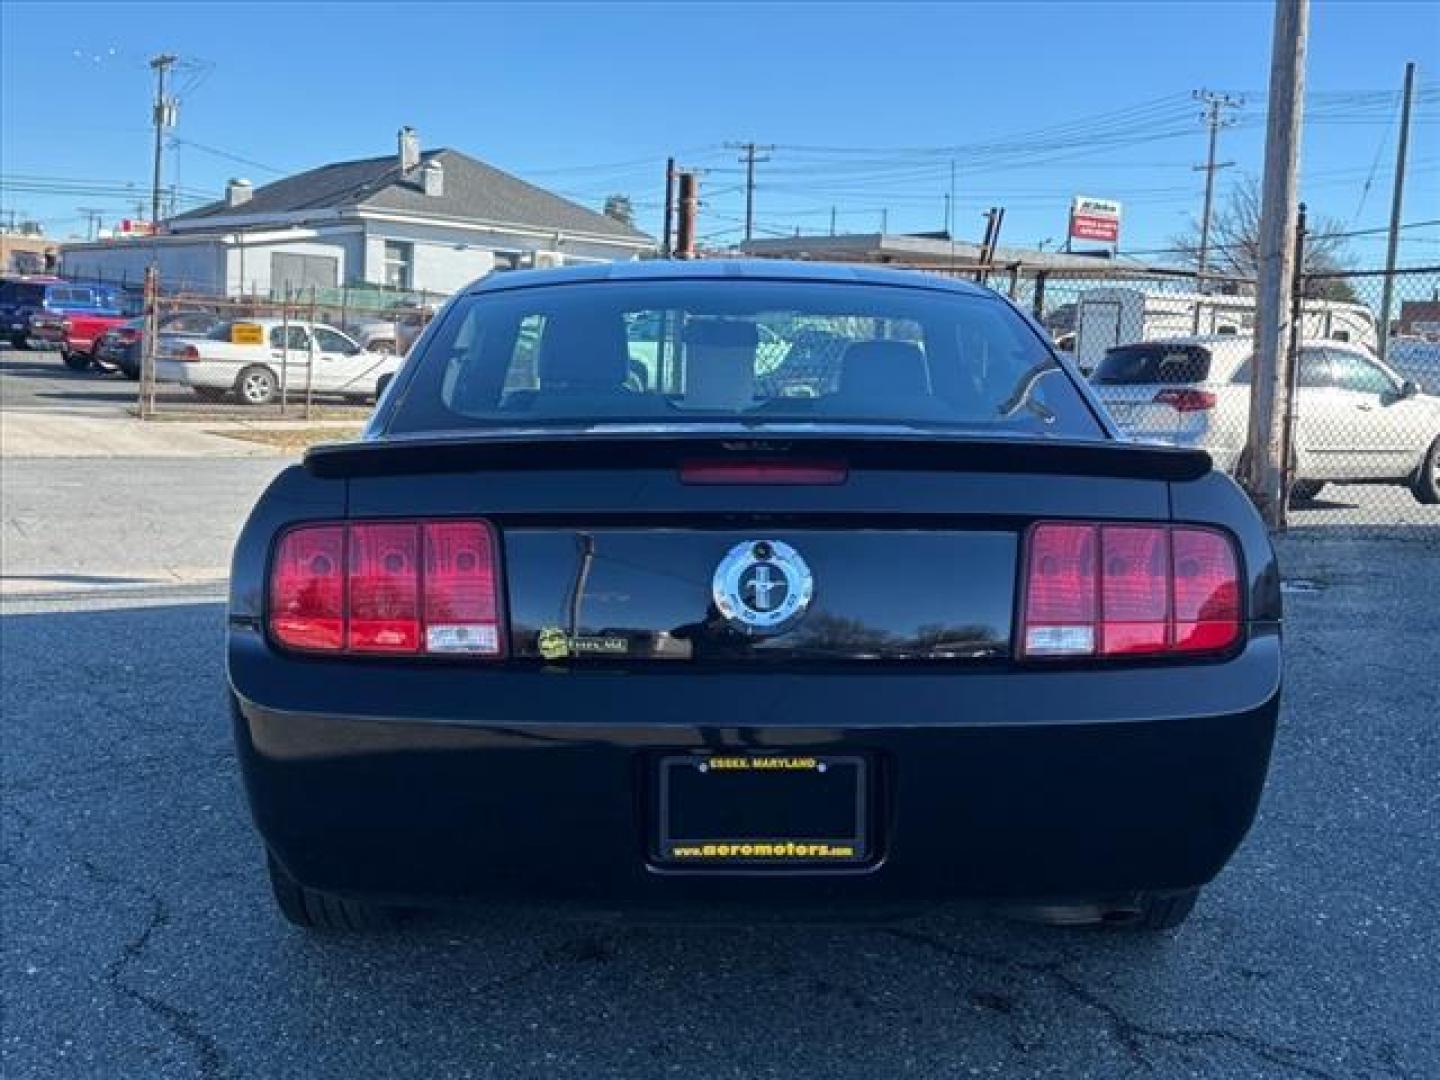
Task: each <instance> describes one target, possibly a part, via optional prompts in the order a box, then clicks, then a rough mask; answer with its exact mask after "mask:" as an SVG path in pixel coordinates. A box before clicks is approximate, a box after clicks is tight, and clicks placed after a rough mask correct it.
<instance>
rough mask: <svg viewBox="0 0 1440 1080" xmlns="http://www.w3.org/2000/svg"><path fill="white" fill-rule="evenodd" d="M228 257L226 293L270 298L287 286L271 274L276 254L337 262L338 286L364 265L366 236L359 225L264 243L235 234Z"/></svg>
mask: <svg viewBox="0 0 1440 1080" xmlns="http://www.w3.org/2000/svg"><path fill="white" fill-rule="evenodd" d="M236 237H237V239H236V242H235V243H233V244H231V245H229V250H228V252H227V255H226V274H225V279H226V291H227V292H228V293H230V294H231V295H235V294H238V293H258V294H260V295H262V296H263V295H269V294H270V293H272V292H274V291H277V290H280V289H282V288H283V287H284V282H283V281H279V280H274V279H273V278H272V275H271V270H272V267H273V263H274V260H273V259H272V258H271V256H272V255H274V254H275V253H277V252H280V253H284V254H288V255H318V256H321V257H323V258H332V259H334V260H336V268H335V269H336V274H335V284H336V285H345V284H347V283H349V282H351V281H354V280H355V278H356V276H357V273H358V268H359V267H360V266H362V265H363V264H364V261H365V248H364V236H363V234H362V233H361V231H360V229H359V227H358V226H355V225H351V226H348V227H345V228H341V229H319V230H308V229H307V230H304V233H303V235H301V236H297V237H294V238H291V239H284V240H261V239H257V238H256V237H255V236H254V235H246V234H243V233H241V234H236Z"/></svg>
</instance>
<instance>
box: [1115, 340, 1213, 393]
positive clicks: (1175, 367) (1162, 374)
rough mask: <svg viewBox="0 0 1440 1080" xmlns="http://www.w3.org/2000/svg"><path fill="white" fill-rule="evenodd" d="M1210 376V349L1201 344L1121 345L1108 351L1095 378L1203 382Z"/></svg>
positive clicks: (1125, 381)
mask: <svg viewBox="0 0 1440 1080" xmlns="http://www.w3.org/2000/svg"><path fill="white" fill-rule="evenodd" d="M1209 377H1210V350H1209V349H1206V348H1204V347H1203V346H1200V345H1121V346H1119V347H1118V348H1114V349H1110V350H1108V351H1107V352H1106V353H1105V358H1104V359H1103V360H1101V361H1100V366H1099V367H1097V368H1096V369H1095V374H1094V375H1092V376H1091V377H1090V379H1091V381H1092V382H1096V383H1102V384H1107V385H1110V386H1125V385H1128V384H1130V383H1201V382H1204V381H1205V380H1206V379H1208V378H1209Z"/></svg>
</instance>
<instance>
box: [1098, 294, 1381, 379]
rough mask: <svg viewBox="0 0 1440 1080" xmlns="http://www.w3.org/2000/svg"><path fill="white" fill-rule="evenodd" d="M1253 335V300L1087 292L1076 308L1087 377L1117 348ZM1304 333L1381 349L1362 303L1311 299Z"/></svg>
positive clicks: (1306, 336) (1224, 296)
mask: <svg viewBox="0 0 1440 1080" xmlns="http://www.w3.org/2000/svg"><path fill="white" fill-rule="evenodd" d="M1254 330H1255V298H1254V297H1253V296H1236V295H1229V294H1213V293H1181V292H1158V291H1151V290H1147V289H1142V288H1129V287H1123V286H1117V287H1109V288H1103V289H1087V290H1086V291H1084V292H1082V293H1081V294H1080V295H1079V297H1078V299H1077V300H1076V304H1075V349H1074V352H1075V362H1076V363H1077V364H1078V365H1079V367H1080V370H1081V371H1083V372H1084V373H1085V374H1087V375H1088V374H1089V373H1090V372H1091V371H1093V370H1094V369H1095V368H1096V367H1097V366H1098V365H1099V363H1100V360H1101V359H1102V358H1103V357H1104V356H1105V353H1106V351H1107V350H1108V349H1112V348H1114V347H1115V346H1116V345H1128V344H1131V343H1133V342H1137V341H1154V340H1156V339H1159V338H1167V337H1184V336H1187V335H1192V334H1235V335H1242V334H1243V335H1246V336H1248V335H1250V334H1251V333H1253V332H1254ZM1300 333H1301V337H1302V338H1304V339H1305V340H1307V341H1319V340H1329V341H1344V342H1348V343H1350V344H1352V345H1362V346H1364V347H1366V348H1368V349H1370V351H1371V352H1374V351H1375V350H1376V348H1377V347H1378V345H1379V338H1378V336H1377V333H1376V325H1375V316H1374V315H1373V314H1372V313H1371V311H1370V309H1369V308H1367V307H1366V306H1365V305H1363V304H1350V303H1343V302H1340V301H1335V300H1306V301H1304V303H1303V305H1302V307H1301V326H1300Z"/></svg>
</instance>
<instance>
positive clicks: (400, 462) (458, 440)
mask: <svg viewBox="0 0 1440 1080" xmlns="http://www.w3.org/2000/svg"><path fill="white" fill-rule="evenodd" d="M727 458H733V459H735V460H737V461H742V460H743V461H747V462H750V461H764V462H784V461H787V460H794V459H805V460H814V459H826V460H838V461H843V462H845V463H846V465H848V466H849V468H851V469H855V470H859V469H879V470H912V471H913V470H920V471H938V472H994V473H1042V474H1043V473H1049V474H1055V475H1063V476H1115V477H1127V478H1132V479H1140V480H1173V481H1183V480H1196V479H1198V478H1200V477H1201V476H1204V475H1205V474H1206V473H1207V472H1209V471H1210V467H1211V463H1210V455H1209V454H1207V453H1206V452H1205V451H1204V450H1196V449H1190V448H1186V447H1175V446H1157V445H1154V444H1141V443H1126V442H1119V441H1105V442H1088V441H1078V440H1077V441H1064V440H1058V439H1029V438H1005V437H993V436H992V437H988V438H979V437H958V436H936V435H927V434H923V433H922V434H910V433H906V434H899V435H897V434H892V433H887V434H884V435H874V434H847V435H837V434H835V433H834V432H825V433H816V434H808V433H807V434H803V435H791V434H788V433H787V434H784V435H775V436H766V437H760V436H747V435H733V434H728V433H727V434H724V435H721V434H715V435H697V434H694V433H692V432H684V433H680V432H585V433H581V434H572V433H568V432H567V433H565V434H560V433H555V432H534V431H527V432H522V433H516V432H505V433H498V434H494V435H490V434H473V435H467V436H463V437H461V436H453V435H451V436H431V437H425V438H415V439H409V438H405V439H395V438H389V439H374V440H361V441H357V442H345V443H321V444H319V445H317V446H312V447H311V448H310V449H309V450H308V451H307V452H306V454H305V468H306V469H308V470H309V471H310V472H311V473H312V474H313V475H315V476H319V477H323V478H326V479H342V478H348V477H362V476H404V475H409V474H417V473H440V472H469V471H472V470H486V469H499V470H514V471H532V470H537V469H567V470H586V469H665V468H679V467H680V465H681V464H682V463H684V462H688V461H693V460H695V459H706V460H710V461H714V460H717V459H727Z"/></svg>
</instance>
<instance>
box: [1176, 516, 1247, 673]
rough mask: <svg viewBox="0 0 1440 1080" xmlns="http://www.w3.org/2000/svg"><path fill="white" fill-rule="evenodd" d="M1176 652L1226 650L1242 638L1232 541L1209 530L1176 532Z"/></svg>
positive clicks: (1236, 572)
mask: <svg viewBox="0 0 1440 1080" xmlns="http://www.w3.org/2000/svg"><path fill="white" fill-rule="evenodd" d="M1172 545H1173V550H1174V562H1175V568H1174V575H1175V576H1174V581H1175V608H1174V611H1175V616H1174V617H1175V649H1176V651H1178V652H1209V651H1211V650H1215V649H1224V648H1226V647H1227V646H1229V645H1231V644H1233V643H1234V642H1235V640H1236V638H1238V637H1239V636H1240V580H1239V572H1238V571H1237V569H1236V566H1235V551H1234V549H1233V548H1232V547H1231V546H1230V542H1229V541H1228V540H1226V539H1225V537H1223V536H1222V535H1220V534H1219V533H1217V532H1211V531H1210V530H1208V529H1182V528H1177V529H1175V530H1174V531H1173V536H1172Z"/></svg>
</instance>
